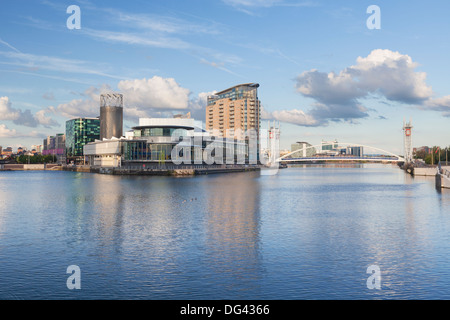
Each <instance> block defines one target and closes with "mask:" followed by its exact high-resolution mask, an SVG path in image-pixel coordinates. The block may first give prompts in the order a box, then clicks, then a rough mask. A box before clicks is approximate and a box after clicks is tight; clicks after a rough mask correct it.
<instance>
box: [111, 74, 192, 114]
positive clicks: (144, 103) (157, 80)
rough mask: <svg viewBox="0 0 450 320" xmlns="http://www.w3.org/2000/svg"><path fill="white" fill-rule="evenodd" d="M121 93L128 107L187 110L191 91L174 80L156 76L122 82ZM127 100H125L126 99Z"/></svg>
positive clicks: (119, 85)
mask: <svg viewBox="0 0 450 320" xmlns="http://www.w3.org/2000/svg"><path fill="white" fill-rule="evenodd" d="M117 88H118V89H119V91H120V92H121V93H122V94H123V95H124V97H125V98H126V104H127V105H128V106H139V107H140V108H148V109H175V110H182V109H187V107H188V105H189V94H190V91H189V90H188V89H186V88H183V87H181V86H180V85H179V84H178V83H177V82H176V81H175V79H173V78H162V77H158V76H154V77H153V78H150V79H136V80H124V81H120V82H119V84H118V85H117ZM124 100H125V99H124Z"/></svg>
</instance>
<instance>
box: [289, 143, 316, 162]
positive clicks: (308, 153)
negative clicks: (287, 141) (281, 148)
mask: <svg viewBox="0 0 450 320" xmlns="http://www.w3.org/2000/svg"><path fill="white" fill-rule="evenodd" d="M296 150H303V151H299V152H297V153H294V154H293V155H292V156H291V157H292V158H296V157H312V156H313V155H315V154H316V148H312V145H311V144H310V143H308V142H300V141H299V142H296V143H293V144H291V152H294V151H296Z"/></svg>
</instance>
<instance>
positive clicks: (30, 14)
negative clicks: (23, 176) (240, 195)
mask: <svg viewBox="0 0 450 320" xmlns="http://www.w3.org/2000/svg"><path fill="white" fill-rule="evenodd" d="M73 5H75V6H78V8H79V15H77V14H78V12H77V11H73V10H72V9H71V8H72V7H70V6H73ZM373 5H375V6H377V7H378V9H379V11H372V10H368V9H370V7H371V6H373ZM0 6H1V10H0V146H3V147H4V148H5V147H8V146H12V147H13V148H17V147H18V146H24V147H27V148H30V147H31V146H32V145H39V144H42V139H44V138H45V137H46V136H49V135H54V134H56V133H64V132H65V122H66V121H67V120H69V119H71V118H74V117H97V116H98V115H99V97H100V94H101V93H107V92H120V93H122V94H123V95H124V129H125V130H128V129H130V128H131V127H133V126H135V125H137V124H138V119H139V118H140V117H168V116H172V115H173V114H180V113H187V112H191V115H192V116H193V117H194V118H195V119H196V120H203V121H204V118H205V105H206V98H207V96H208V95H210V94H213V93H214V92H218V91H221V90H224V89H227V88H229V87H232V86H234V85H237V84H241V83H259V84H260V87H259V89H258V95H259V99H260V100H261V104H262V107H263V110H262V119H263V120H262V128H267V126H268V123H269V121H271V122H272V123H273V122H274V121H277V122H279V124H280V128H281V148H282V149H289V148H290V145H291V144H292V143H295V142H296V141H307V142H309V143H311V144H313V145H315V144H320V142H321V141H322V140H327V141H329V140H334V139H337V140H338V141H340V142H351V143H357V144H363V145H370V146H374V147H377V148H382V149H384V150H388V151H390V152H394V153H397V154H402V152H403V138H402V126H403V122H404V121H405V120H406V121H409V120H411V121H412V124H413V144H414V146H415V147H420V146H425V145H427V146H433V145H439V146H441V147H445V146H448V145H450V134H449V133H450V130H449V121H450V86H449V82H450V80H449V74H450V61H449V59H448V57H449V52H450V41H449V40H450V37H449V31H450V19H448V12H450V2H443V1H434V0H431V1H415V0H413V1H411V0H408V1H403V0H398V1H375V0H372V1H364V0H333V1H323V0H317V1H315V0H254V1H252V0H208V1H206V0H204V1H202V0H189V1H180V0H164V1H154V0H153V1H152V0H151V1H143V0H129V1H94V0H91V1H87V0H86V1H85V0H83V1H76V0H71V1H55V0H49V1H48V0H43V1H41V0H36V1H29V0H15V1H11V0H5V1H2V2H1V3H0ZM68 9H70V10H68ZM374 26H375V27H377V28H374Z"/></svg>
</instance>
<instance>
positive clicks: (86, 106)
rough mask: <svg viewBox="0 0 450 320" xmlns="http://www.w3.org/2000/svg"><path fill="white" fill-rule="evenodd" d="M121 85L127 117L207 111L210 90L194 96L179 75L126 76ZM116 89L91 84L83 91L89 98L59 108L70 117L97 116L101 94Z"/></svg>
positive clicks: (196, 114) (64, 114)
mask: <svg viewBox="0 0 450 320" xmlns="http://www.w3.org/2000/svg"><path fill="white" fill-rule="evenodd" d="M117 89H118V90H117V92H120V93H121V94H123V97H124V99H123V100H124V117H125V118H127V119H132V120H136V119H138V118H144V117H152V116H170V114H172V113H174V112H176V113H179V112H183V113H185V112H189V111H191V112H192V114H193V116H194V115H195V116H200V115H202V114H203V116H202V118H203V117H204V107H205V106H206V97H207V95H208V94H210V93H200V94H199V95H198V96H197V97H194V98H191V95H192V93H191V91H190V90H189V89H186V88H183V87H182V86H180V85H179V84H178V83H177V82H176V81H175V79H173V78H162V77H159V76H154V77H152V78H149V79H146V78H144V79H134V80H123V81H120V82H119V83H118V84H117ZM112 91H113V90H112V89H111V88H110V87H109V86H106V85H103V86H102V87H101V88H95V87H90V88H88V89H87V90H86V91H85V92H84V93H83V96H85V97H86V98H84V99H74V100H72V101H70V102H68V103H64V104H60V105H59V106H57V108H56V110H57V112H58V113H60V114H61V115H62V116H64V117H66V118H74V117H97V116H99V114H100V102H99V97H100V94H102V93H106V92H112ZM202 108H203V110H201V112H200V111H199V110H200V109H202ZM199 120H200V119H199Z"/></svg>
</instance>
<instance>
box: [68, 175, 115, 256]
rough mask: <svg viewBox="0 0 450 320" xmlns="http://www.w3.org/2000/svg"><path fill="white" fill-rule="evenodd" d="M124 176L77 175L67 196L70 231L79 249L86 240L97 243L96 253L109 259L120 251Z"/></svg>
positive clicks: (73, 244) (74, 244)
mask: <svg viewBox="0 0 450 320" xmlns="http://www.w3.org/2000/svg"><path fill="white" fill-rule="evenodd" d="M119 180H120V177H116V176H108V175H92V174H84V173H76V174H75V178H74V179H73V180H72V186H71V190H70V192H69V194H66V195H65V197H66V201H67V212H71V214H69V215H67V219H69V220H71V221H67V223H66V224H65V225H66V228H68V230H67V232H68V233H70V234H71V238H72V239H76V240H77V241H75V242H74V243H72V244H71V245H72V246H74V247H76V246H78V245H83V243H85V242H86V241H89V242H91V243H95V244H96V246H95V247H94V248H95V250H98V252H96V253H95V255H97V256H98V257H105V256H108V255H110V254H117V253H119V252H120V248H121V242H122V240H123V236H122V232H123V230H122V224H123V213H124V195H123V192H122V187H123V186H122V184H121V182H120V181H119Z"/></svg>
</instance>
